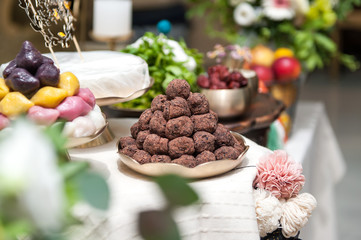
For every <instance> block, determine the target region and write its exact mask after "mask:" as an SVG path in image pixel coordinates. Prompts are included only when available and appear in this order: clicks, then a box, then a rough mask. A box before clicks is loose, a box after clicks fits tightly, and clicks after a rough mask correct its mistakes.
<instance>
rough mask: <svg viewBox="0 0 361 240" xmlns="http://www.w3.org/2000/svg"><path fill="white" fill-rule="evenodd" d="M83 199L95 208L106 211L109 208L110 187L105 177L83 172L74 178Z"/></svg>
mask: <svg viewBox="0 0 361 240" xmlns="http://www.w3.org/2000/svg"><path fill="white" fill-rule="evenodd" d="M74 184H76V185H77V188H78V190H79V193H80V195H81V197H82V198H83V199H84V200H85V201H87V202H88V203H89V204H91V205H92V206H93V207H95V208H98V209H102V210H106V209H107V208H108V206H109V196H110V194H109V187H108V184H107V183H106V181H105V180H104V178H103V177H101V176H100V175H98V174H96V173H94V172H89V171H86V172H81V173H80V174H78V175H77V176H75V178H74Z"/></svg>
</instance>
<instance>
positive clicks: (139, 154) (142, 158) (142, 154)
mask: <svg viewBox="0 0 361 240" xmlns="http://www.w3.org/2000/svg"><path fill="white" fill-rule="evenodd" d="M132 158H133V159H134V160H136V161H137V162H139V163H140V164H145V163H150V162H151V156H150V154H149V153H147V152H146V151H144V150H138V151H136V152H135V153H134V155H133V157H132Z"/></svg>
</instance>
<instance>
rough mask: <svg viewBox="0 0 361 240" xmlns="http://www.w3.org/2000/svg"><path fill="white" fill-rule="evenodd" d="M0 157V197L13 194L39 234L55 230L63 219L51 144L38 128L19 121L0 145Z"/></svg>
mask: <svg viewBox="0 0 361 240" xmlns="http://www.w3.org/2000/svg"><path fill="white" fill-rule="evenodd" d="M0 153H1V155H0V189H1V191H0V193H2V194H6V193H12V194H15V195H16V196H17V197H18V199H19V203H20V204H21V206H20V207H21V208H22V209H25V210H26V211H27V213H28V214H29V216H30V218H31V219H32V220H33V221H34V223H35V224H36V226H38V227H39V228H40V229H41V230H43V231H51V230H56V229H58V228H59V227H60V226H61V225H60V223H61V219H62V217H63V204H64V192H63V179H62V177H61V175H60V173H59V171H58V166H57V163H56V161H57V156H56V153H55V149H54V147H53V145H52V144H51V142H50V141H49V140H48V139H47V138H46V137H45V136H44V135H43V133H42V132H41V131H40V129H39V128H38V127H36V126H35V125H33V124H31V123H29V122H27V121H25V120H18V121H17V122H16V123H15V125H14V126H13V128H12V129H11V131H10V132H9V135H7V137H6V138H5V139H3V141H2V142H0Z"/></svg>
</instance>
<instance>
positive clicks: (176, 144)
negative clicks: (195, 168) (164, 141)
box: [168, 137, 195, 159]
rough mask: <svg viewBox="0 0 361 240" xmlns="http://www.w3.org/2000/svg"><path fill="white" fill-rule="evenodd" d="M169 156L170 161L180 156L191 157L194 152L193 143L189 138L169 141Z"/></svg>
mask: <svg viewBox="0 0 361 240" xmlns="http://www.w3.org/2000/svg"><path fill="white" fill-rule="evenodd" d="M168 146H169V156H170V157H171V158H172V159H175V158H179V157H181V156H182V155H185V154H186V155H193V153H194V152H195V149H194V142H193V139H192V138H189V137H179V138H176V139H173V140H171V141H169V144H168Z"/></svg>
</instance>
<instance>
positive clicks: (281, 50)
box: [274, 47, 294, 60]
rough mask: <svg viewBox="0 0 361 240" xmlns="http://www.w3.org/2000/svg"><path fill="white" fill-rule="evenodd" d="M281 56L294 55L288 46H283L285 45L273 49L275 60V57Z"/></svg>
mask: <svg viewBox="0 0 361 240" xmlns="http://www.w3.org/2000/svg"><path fill="white" fill-rule="evenodd" d="M281 57H294V53H293V51H292V50H291V49H289V48H285V47H282V48H278V49H277V50H276V51H275V54H274V58H275V60H276V59H278V58H281Z"/></svg>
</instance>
